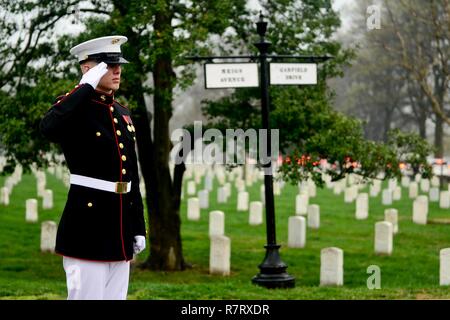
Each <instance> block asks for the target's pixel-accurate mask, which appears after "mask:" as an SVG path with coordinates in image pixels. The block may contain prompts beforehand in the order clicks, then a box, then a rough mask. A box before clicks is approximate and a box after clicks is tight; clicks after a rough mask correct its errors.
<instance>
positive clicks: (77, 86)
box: [53, 83, 89, 105]
mask: <svg viewBox="0 0 450 320" xmlns="http://www.w3.org/2000/svg"><path fill="white" fill-rule="evenodd" d="M85 85H89V84H86V83H83V84H77V85H76V86H75V88H73V89H72V90H71V91H69V93H68V94H65V95H64V96H62V98H61V99H59V100H58V101H57V102H55V103H54V104H53V105H58V104H60V103H61V102H62V101H64V99H66V98H67V97H68V96H70V95H71V94H72V93H74V92H75V91H77V90H78V89H80V88H81V87H83V86H85Z"/></svg>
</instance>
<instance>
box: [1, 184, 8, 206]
mask: <svg viewBox="0 0 450 320" xmlns="http://www.w3.org/2000/svg"><path fill="white" fill-rule="evenodd" d="M0 204H4V205H5V206H7V205H9V189H8V188H7V187H2V188H1V189H0Z"/></svg>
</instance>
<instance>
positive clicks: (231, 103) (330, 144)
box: [202, 1, 431, 185]
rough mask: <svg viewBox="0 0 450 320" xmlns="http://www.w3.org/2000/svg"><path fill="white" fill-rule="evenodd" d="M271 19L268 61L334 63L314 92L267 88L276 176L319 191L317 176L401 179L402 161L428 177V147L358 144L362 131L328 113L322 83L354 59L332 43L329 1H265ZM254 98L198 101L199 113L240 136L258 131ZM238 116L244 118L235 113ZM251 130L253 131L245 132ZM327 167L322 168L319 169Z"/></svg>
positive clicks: (401, 139) (333, 18)
mask: <svg viewBox="0 0 450 320" xmlns="http://www.w3.org/2000/svg"><path fill="white" fill-rule="evenodd" d="M262 3H263V7H264V9H265V10H267V12H270V14H269V15H268V18H269V19H270V22H269V26H268V38H269V39H270V41H271V42H272V47H271V48H272V53H273V54H292V55H332V56H333V57H334V59H332V60H331V61H328V62H326V63H324V64H322V65H321V66H320V67H319V75H318V85H316V86H296V87H294V86H290V87H276V86H272V87H271V88H270V96H271V105H270V109H271V116H270V117H271V118H270V124H271V127H272V128H277V129H279V132H280V147H281V153H282V154H283V156H284V161H283V164H282V165H281V167H280V173H281V174H282V176H284V177H285V178H287V179H288V180H290V181H291V182H292V183H297V182H298V181H301V180H306V179H307V178H308V177H312V178H313V179H314V180H315V182H316V183H317V184H319V185H323V183H324V181H323V175H322V173H324V172H325V173H327V174H329V175H331V177H332V179H333V180H339V179H342V178H344V177H345V176H346V175H347V174H349V173H357V174H360V175H362V176H363V177H364V178H367V179H368V178H376V177H377V176H378V175H379V174H380V173H384V174H385V177H390V176H399V175H400V167H399V166H400V161H403V162H406V163H408V165H410V166H411V168H412V169H413V170H414V172H421V173H422V174H423V175H424V176H429V175H430V173H431V171H430V166H429V165H428V164H427V163H426V156H427V155H428V154H429V152H430V151H431V149H430V147H429V146H428V144H427V143H426V142H425V141H424V140H422V139H421V138H419V137H418V136H416V135H414V134H406V133H400V132H398V131H397V132H395V133H392V134H391V135H390V139H389V142H388V143H386V144H382V143H377V142H374V141H369V140H366V139H365V138H364V133H363V129H362V124H361V122H360V121H358V120H356V119H352V118H349V117H346V116H344V115H343V114H341V113H338V112H336V111H334V110H333V109H332V108H331V103H332V99H333V96H334V94H333V93H332V92H330V91H329V90H328V88H327V83H326V81H327V79H329V78H332V77H335V76H338V75H342V68H343V67H344V66H346V65H348V64H349V62H350V61H351V59H352V58H354V52H352V51H351V50H345V49H343V48H342V47H341V45H340V44H339V43H338V42H337V41H336V40H334V39H333V38H332V36H333V33H334V32H335V31H336V29H337V28H338V27H339V24H340V20H339V18H338V16H337V14H336V13H335V12H334V11H333V10H332V8H331V5H330V1H267V2H265V1H263V2H262ZM258 96H259V92H258V91H255V90H253V89H252V90H250V89H237V90H236V91H235V92H234V93H233V94H232V95H231V96H230V97H225V98H223V99H220V100H218V101H204V105H203V108H202V110H203V112H204V114H205V115H206V116H207V117H208V119H209V120H210V121H211V122H213V123H215V124H216V126H219V127H227V126H230V125H234V126H237V127H239V128H242V129H244V130H246V129H249V128H254V127H253V126H255V125H256V127H260V125H259V124H260V123H261V118H260V109H259V101H258ZM241 110H242V113H240V111H241ZM250 124H251V125H250ZM324 163H327V164H328V165H324Z"/></svg>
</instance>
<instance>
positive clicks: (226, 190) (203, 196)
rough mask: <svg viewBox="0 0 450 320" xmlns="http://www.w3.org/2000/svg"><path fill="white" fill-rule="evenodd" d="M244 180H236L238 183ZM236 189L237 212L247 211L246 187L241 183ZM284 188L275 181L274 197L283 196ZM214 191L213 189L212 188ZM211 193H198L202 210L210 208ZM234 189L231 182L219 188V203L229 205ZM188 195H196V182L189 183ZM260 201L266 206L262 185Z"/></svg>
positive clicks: (281, 182)
mask: <svg viewBox="0 0 450 320" xmlns="http://www.w3.org/2000/svg"><path fill="white" fill-rule="evenodd" d="M238 181H242V180H236V182H238ZM235 187H236V189H237V190H238V196H237V210H238V211H247V210H248V204H249V200H248V199H249V193H248V192H247V191H245V185H243V184H241V183H236V185H235ZM283 187H284V182H283V181H280V182H279V181H275V182H274V184H273V191H274V195H276V196H278V195H281V190H282V189H283ZM211 190H212V188H211ZM209 193H210V189H206V188H205V189H202V190H200V191H198V192H197V198H198V199H199V206H200V208H201V209H208V208H209ZM231 193H232V189H231V184H230V183H229V182H227V183H225V184H224V185H222V186H219V187H218V189H217V203H227V202H228V199H229V197H230V196H231ZM187 194H188V196H195V195H196V184H195V182H194V181H188V182H187ZM260 200H261V202H262V203H263V204H264V203H265V187H264V185H263V184H262V185H261V186H260Z"/></svg>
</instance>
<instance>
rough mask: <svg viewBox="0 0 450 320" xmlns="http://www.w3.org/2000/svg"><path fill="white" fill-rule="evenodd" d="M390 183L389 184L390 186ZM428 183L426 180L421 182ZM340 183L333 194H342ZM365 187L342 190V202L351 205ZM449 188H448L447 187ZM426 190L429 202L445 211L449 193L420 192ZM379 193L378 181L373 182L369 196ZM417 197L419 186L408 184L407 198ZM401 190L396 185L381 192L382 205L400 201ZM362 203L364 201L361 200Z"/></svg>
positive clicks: (435, 191) (435, 189)
mask: <svg viewBox="0 0 450 320" xmlns="http://www.w3.org/2000/svg"><path fill="white" fill-rule="evenodd" d="M391 181H392V180H390V181H389V183H390V184H391ZM422 181H428V180H422ZM342 185H343V184H342V183H336V184H334V193H335V194H340V193H341V192H342ZM364 186H365V185H352V186H349V187H345V188H344V202H345V203H352V202H354V201H355V200H357V199H358V190H359V189H362V188H363V187H364ZM449 188H450V186H449ZM425 190H428V191H427V192H429V196H430V198H429V199H430V202H438V201H439V206H440V208H443V209H446V208H448V207H449V204H448V203H449V201H450V191H440V190H439V188H438V187H432V188H429V189H427V188H423V189H422V191H425ZM379 192H380V181H378V180H375V181H373V184H372V185H371V186H370V196H371V197H376V196H378V194H379ZM418 196H419V186H418V184H417V183H416V182H411V183H410V184H409V198H410V199H416V198H417V197H418ZM364 197H365V196H364ZM401 197H402V188H401V187H399V186H396V185H393V186H390V187H388V188H387V189H384V190H383V191H382V197H381V199H382V204H383V205H391V204H392V203H393V201H395V200H401ZM361 201H364V200H361Z"/></svg>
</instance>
